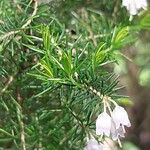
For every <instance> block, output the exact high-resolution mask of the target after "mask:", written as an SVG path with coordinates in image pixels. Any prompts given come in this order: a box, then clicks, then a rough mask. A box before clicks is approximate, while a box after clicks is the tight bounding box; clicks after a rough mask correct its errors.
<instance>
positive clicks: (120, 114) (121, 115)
mask: <svg viewBox="0 0 150 150" xmlns="http://www.w3.org/2000/svg"><path fill="white" fill-rule="evenodd" d="M112 119H113V121H114V123H115V126H116V129H119V127H120V126H122V125H123V126H127V127H130V126H131V123H130V120H129V117H128V114H127V112H126V110H125V109H124V108H123V107H121V106H118V105H117V106H116V107H115V109H114V110H113V112H112Z"/></svg>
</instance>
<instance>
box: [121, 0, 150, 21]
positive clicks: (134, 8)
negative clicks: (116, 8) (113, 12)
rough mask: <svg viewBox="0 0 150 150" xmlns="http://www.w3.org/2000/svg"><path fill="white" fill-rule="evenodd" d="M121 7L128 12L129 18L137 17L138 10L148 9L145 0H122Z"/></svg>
mask: <svg viewBox="0 0 150 150" xmlns="http://www.w3.org/2000/svg"><path fill="white" fill-rule="evenodd" d="M122 5H123V6H125V7H126V9H127V10H128V11H129V13H130V18H131V17H132V16H133V15H137V14H138V12H139V10H140V9H144V10H146V9H147V7H148V4H147V0H122Z"/></svg>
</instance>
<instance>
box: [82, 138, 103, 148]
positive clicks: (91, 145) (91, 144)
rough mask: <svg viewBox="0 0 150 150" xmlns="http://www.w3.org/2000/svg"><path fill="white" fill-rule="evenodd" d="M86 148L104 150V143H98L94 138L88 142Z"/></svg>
mask: <svg viewBox="0 0 150 150" xmlns="http://www.w3.org/2000/svg"><path fill="white" fill-rule="evenodd" d="M84 150H103V145H102V144H101V143H98V142H97V141H96V140H95V139H94V138H92V139H90V140H89V141H88V142H87V145H86V147H85V148H84Z"/></svg>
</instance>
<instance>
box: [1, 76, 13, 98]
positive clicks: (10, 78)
mask: <svg viewBox="0 0 150 150" xmlns="http://www.w3.org/2000/svg"><path fill="white" fill-rule="evenodd" d="M13 80H14V76H10V77H9V79H8V81H7V83H6V85H5V87H4V88H3V89H2V90H1V92H0V95H2V94H3V93H4V92H5V91H6V90H7V88H8V87H9V85H10V84H11V83H12V81H13Z"/></svg>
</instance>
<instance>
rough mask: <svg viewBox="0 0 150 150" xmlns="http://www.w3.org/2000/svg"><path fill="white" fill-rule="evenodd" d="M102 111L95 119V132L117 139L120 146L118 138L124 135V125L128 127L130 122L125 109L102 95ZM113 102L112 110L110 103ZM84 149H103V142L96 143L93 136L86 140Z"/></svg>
mask: <svg viewBox="0 0 150 150" xmlns="http://www.w3.org/2000/svg"><path fill="white" fill-rule="evenodd" d="M103 103H104V111H103V112H102V113H101V114H100V115H99V116H98V117H97V119H96V134H97V135H100V136H101V137H102V136H107V137H111V138H112V139H113V140H114V141H116V140H117V141H118V143H119V145H120V146H121V142H120V138H122V137H125V132H126V131H125V127H130V126H131V123H130V120H129V118H128V114H127V112H126V110H125V109H124V108H123V107H121V106H119V105H118V104H117V103H116V102H115V101H113V100H112V99H111V98H110V97H107V96H105V97H103ZM111 103H113V104H114V106H115V107H114V109H113V110H112V109H111V107H110V104H111ZM85 149H86V150H103V149H104V148H103V144H102V143H98V142H97V141H96V140H94V139H93V138H92V139H91V140H89V141H88V143H87V146H86V148H85Z"/></svg>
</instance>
